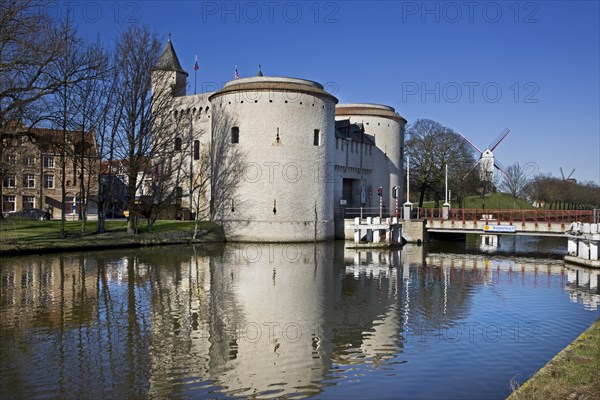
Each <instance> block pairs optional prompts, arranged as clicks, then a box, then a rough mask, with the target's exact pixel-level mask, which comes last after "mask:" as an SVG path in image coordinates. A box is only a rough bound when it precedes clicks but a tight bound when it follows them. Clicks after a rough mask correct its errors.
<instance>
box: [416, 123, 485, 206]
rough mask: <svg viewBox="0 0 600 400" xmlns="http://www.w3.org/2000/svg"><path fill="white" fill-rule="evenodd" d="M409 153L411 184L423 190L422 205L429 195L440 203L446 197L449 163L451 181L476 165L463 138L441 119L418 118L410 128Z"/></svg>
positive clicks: (420, 190) (420, 200) (420, 203)
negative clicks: (439, 121) (445, 183)
mask: <svg viewBox="0 0 600 400" xmlns="http://www.w3.org/2000/svg"><path fill="white" fill-rule="evenodd" d="M406 133H407V135H408V136H409V139H408V140H407V141H406V149H407V155H409V156H410V164H411V170H410V173H411V175H410V178H411V186H414V187H417V188H418V189H419V207H422V206H423V201H424V199H425V197H426V196H427V195H428V194H430V195H432V196H433V198H434V200H435V202H436V206H437V203H438V202H439V200H441V199H443V198H444V190H445V189H444V178H445V166H446V164H447V165H448V172H449V175H450V180H451V181H455V182H456V181H457V180H458V179H462V178H463V177H464V175H463V176H460V175H461V174H462V173H463V172H464V169H465V168H464V166H465V165H472V164H473V162H474V160H473V156H472V154H471V152H470V150H469V148H468V147H467V146H468V145H467V144H466V143H465V141H464V140H462V139H461V137H460V136H459V135H458V134H457V133H455V132H454V131H452V129H450V128H446V127H444V126H442V125H441V124H439V123H438V122H435V121H432V120H429V119H418V120H416V121H415V122H414V123H413V124H411V125H409V126H408V128H407V130H406Z"/></svg>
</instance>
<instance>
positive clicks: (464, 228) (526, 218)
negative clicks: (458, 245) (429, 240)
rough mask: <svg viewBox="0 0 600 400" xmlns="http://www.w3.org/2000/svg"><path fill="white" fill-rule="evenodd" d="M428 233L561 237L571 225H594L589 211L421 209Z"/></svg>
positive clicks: (592, 216)
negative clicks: (586, 223)
mask: <svg viewBox="0 0 600 400" xmlns="http://www.w3.org/2000/svg"><path fill="white" fill-rule="evenodd" d="M418 214H419V218H420V219H423V220H426V221H427V223H426V228H427V231H428V232H444V233H486V234H492V235H499V234H517V235H537V236H546V235H547V236H564V235H565V231H566V230H568V229H569V227H570V225H571V223H573V222H588V223H591V222H593V218H594V213H593V211H592V210H508V209H496V210H494V209H464V208H459V209H453V210H448V211H446V210H444V209H442V208H422V209H420V210H419V213H418Z"/></svg>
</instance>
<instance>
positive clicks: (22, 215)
mask: <svg viewBox="0 0 600 400" xmlns="http://www.w3.org/2000/svg"><path fill="white" fill-rule="evenodd" d="M5 217H6V218H7V219H24V220H30V221H49V220H50V213H49V212H48V211H44V210H40V209H39V208H28V209H25V210H21V211H15V212H11V213H8V214H6V215H5Z"/></svg>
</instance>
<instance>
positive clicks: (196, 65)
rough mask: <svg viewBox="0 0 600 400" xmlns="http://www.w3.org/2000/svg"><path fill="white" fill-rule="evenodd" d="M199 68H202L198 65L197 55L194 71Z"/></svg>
mask: <svg viewBox="0 0 600 400" xmlns="http://www.w3.org/2000/svg"><path fill="white" fill-rule="evenodd" d="M198 68H200V67H199V66H198V56H196V61H195V62H194V71H198Z"/></svg>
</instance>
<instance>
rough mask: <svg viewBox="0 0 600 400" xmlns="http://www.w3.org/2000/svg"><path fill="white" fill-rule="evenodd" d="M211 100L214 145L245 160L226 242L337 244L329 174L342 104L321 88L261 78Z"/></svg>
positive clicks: (242, 81) (236, 82) (236, 83)
mask: <svg viewBox="0 0 600 400" xmlns="http://www.w3.org/2000/svg"><path fill="white" fill-rule="evenodd" d="M209 100H210V102H211V110H212V135H213V142H220V141H223V140H225V141H226V142H227V143H228V144H231V149H239V153H240V154H243V157H241V158H243V163H242V164H243V168H242V170H241V171H240V172H239V173H240V174H242V175H241V178H242V179H241V180H242V182H241V184H240V185H239V187H237V188H236V193H235V195H234V196H233V199H232V201H233V202H234V204H235V205H236V206H235V208H234V211H232V212H229V210H227V213H226V215H223V216H222V217H223V219H224V221H225V222H226V223H225V226H226V229H227V230H228V231H227V232H226V234H227V237H228V238H231V239H232V240H265V241H282V242H285V241H306V240H326V239H332V238H333V237H334V221H333V220H334V209H333V186H332V185H330V184H328V183H327V177H328V176H327V171H326V169H327V168H330V169H332V168H333V146H334V144H335V104H336V103H337V99H336V98H335V97H334V96H333V95H331V94H330V93H328V92H326V91H325V90H323V86H322V85H320V84H319V83H317V82H313V81H309V80H304V79H297V78H287V77H271V76H269V77H264V76H263V77H252V78H243V79H238V80H234V81H230V82H227V83H226V84H225V85H224V87H223V88H222V89H221V90H219V91H218V92H215V93H214V94H212V95H211V96H210V97H209ZM232 209H233V207H232ZM275 232H276V234H275Z"/></svg>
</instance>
